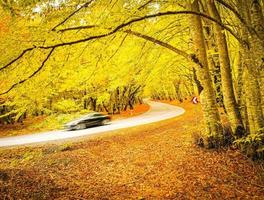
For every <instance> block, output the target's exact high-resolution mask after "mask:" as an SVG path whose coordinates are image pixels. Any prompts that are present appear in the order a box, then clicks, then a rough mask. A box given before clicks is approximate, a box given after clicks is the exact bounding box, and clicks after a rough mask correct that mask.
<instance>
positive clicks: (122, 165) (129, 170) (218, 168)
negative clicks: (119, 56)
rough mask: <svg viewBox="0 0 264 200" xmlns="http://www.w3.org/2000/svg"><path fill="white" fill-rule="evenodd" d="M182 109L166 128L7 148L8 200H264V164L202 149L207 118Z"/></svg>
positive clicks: (2, 187)
mask: <svg viewBox="0 0 264 200" xmlns="http://www.w3.org/2000/svg"><path fill="white" fill-rule="evenodd" d="M179 106H182V107H183V108H184V109H185V110H186V111H187V112H186V113H184V114H183V115H181V116H179V117H176V118H173V119H169V120H165V121H161V122H158V123H152V124H147V125H143V126H138V127H133V128H129V129H122V130H116V131H112V132H109V133H105V134H102V135H97V136H91V137H88V138H87V137H85V138H80V139H78V140H76V141H71V142H70V143H69V142H60V143H54V144H49V145H42V146H36V147H16V148H11V149H1V150H0V194H1V195H2V198H3V199H98V200H99V199H117V200H118V199H120V200H124V199H132V200H133V199H135V200H138V199H146V200H148V199H150V200H152V199H153V200H154V199H165V200H167V199H168V200H174V199H201V200H203V199H212V200H218V199H219V200H222V199H248V200H252V199H255V200H262V199H263V192H264V180H263V174H264V173H263V172H264V170H263V166H264V165H263V163H256V162H253V161H252V160H250V159H248V158H247V157H246V156H244V155H243V154H242V153H240V152H239V151H238V150H234V149H228V148H226V149H220V150H207V149H203V148H199V147H197V146H195V145H194V144H193V139H192V133H193V132H196V131H202V128H201V115H200V113H201V112H199V107H195V106H194V105H192V104H191V103H189V102H184V103H182V104H180V105H179ZM196 109H198V112H196ZM16 160H17V163H15V164H14V165H11V163H12V162H16Z"/></svg>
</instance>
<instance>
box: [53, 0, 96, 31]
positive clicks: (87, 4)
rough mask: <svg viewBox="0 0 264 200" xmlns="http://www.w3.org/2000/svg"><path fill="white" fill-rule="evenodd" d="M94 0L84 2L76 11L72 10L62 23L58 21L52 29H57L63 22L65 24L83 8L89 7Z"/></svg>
mask: <svg viewBox="0 0 264 200" xmlns="http://www.w3.org/2000/svg"><path fill="white" fill-rule="evenodd" d="M93 1H94V0H90V1H88V2H86V3H85V4H83V5H82V6H80V7H79V8H78V9H77V10H75V11H74V12H72V13H71V14H70V15H68V16H67V17H66V18H65V19H64V20H62V21H61V22H60V23H58V24H57V25H56V26H54V27H53V28H52V29H51V30H52V31H55V30H56V28H57V27H59V26H61V25H62V24H64V23H65V22H66V21H68V20H69V19H70V18H71V17H72V16H73V15H75V14H76V13H77V12H79V11H80V10H81V9H83V8H85V7H88V6H89V5H90V4H91V3H92V2H93Z"/></svg>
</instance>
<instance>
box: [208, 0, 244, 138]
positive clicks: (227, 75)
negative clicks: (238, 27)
mask: <svg viewBox="0 0 264 200" xmlns="http://www.w3.org/2000/svg"><path fill="white" fill-rule="evenodd" d="M209 11H210V14H211V15H212V17H214V18H215V19H217V20H218V21H219V22H221V17H220V15H219V12H218V10H217V8H216V6H215V3H214V0H210V1H209ZM213 26H214V32H215V37H216V43H217V46H218V51H219V61H220V72H221V84H222V91H223V98H224V105H225V109H226V112H227V117H228V120H229V123H230V126H231V129H232V132H233V134H234V135H235V137H237V138H239V137H242V136H243V135H244V133H245V129H244V126H243V122H242V118H241V114H240V110H239V107H238V104H237V102H236V99H235V93H234V88H233V81H232V74H231V66H230V59H229V53H228V47H227V41H226V36H225V33H224V29H223V28H222V27H220V26H218V25H215V24H214V25H213Z"/></svg>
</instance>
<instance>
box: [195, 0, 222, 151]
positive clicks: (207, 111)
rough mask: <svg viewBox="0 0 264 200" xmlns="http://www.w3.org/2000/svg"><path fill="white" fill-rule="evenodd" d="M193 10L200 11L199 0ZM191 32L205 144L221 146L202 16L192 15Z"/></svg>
mask: <svg viewBox="0 0 264 200" xmlns="http://www.w3.org/2000/svg"><path fill="white" fill-rule="evenodd" d="M191 9H192V11H195V12H199V5H198V1H197V0H195V1H194V2H193V3H192V4H191ZM190 27H191V33H192V37H193V50H194V56H193V57H196V60H197V62H198V63H199V65H197V71H196V72H197V77H198V79H199V81H200V83H201V85H202V87H203V90H202V92H201V95H200V96H201V105H202V109H203V113H204V119H205V122H206V139H205V140H206V141H204V142H205V146H206V147H208V148H212V147H219V146H220V145H221V143H220V141H222V133H223V127H222V125H221V122H220V115H219V112H218V110H217V103H216V98H215V93H214V88H213V85H212V80H211V77H210V72H209V68H208V62H207V55H206V47H205V41H204V35H203V29H202V21H201V17H200V16H194V15H193V16H191V19H190Z"/></svg>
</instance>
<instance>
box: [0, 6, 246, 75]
mask: <svg viewBox="0 0 264 200" xmlns="http://www.w3.org/2000/svg"><path fill="white" fill-rule="evenodd" d="M180 14H188V15H198V16H201V17H204V18H207V19H209V20H211V21H213V22H214V23H216V24H217V25H219V26H221V27H223V28H224V29H225V30H227V31H228V32H229V33H230V34H232V35H233V36H234V37H235V38H236V39H237V40H238V41H239V42H240V43H241V44H245V42H244V41H243V40H242V39H241V38H239V36H237V35H236V34H235V33H234V32H233V31H232V30H231V29H230V28H229V27H227V26H225V25H224V24H222V23H221V22H219V21H217V20H216V19H214V18H212V17H210V16H208V15H206V14H204V13H200V12H194V11H167V12H160V13H156V14H151V15H146V16H142V17H137V18H134V19H131V20H129V21H128V22H125V23H123V24H120V25H118V26H117V27H116V28H114V29H113V30H112V31H110V32H108V33H104V34H100V35H95V36H90V37H87V38H83V39H79V40H74V41H70V42H65V43H58V44H53V45H49V46H34V47H32V48H29V49H26V50H24V51H30V50H33V49H35V48H40V49H52V48H58V47H62V46H70V45H74V44H78V43H82V42H87V41H90V40H94V39H99V38H103V37H107V36H110V35H112V34H114V33H116V32H117V31H119V30H120V29H122V28H124V27H126V26H129V25H131V24H133V23H136V22H139V21H143V20H146V19H151V18H155V17H160V16H169V15H180ZM81 28H84V27H81ZM74 29H75V30H77V29H78V27H74ZM24 51H23V52H24ZM23 52H22V53H21V54H20V55H22V56H23V55H24V53H23ZM22 56H20V57H22ZM20 57H19V56H18V57H17V58H15V59H14V60H12V61H11V62H10V63H11V64H12V63H14V62H15V61H17V60H18V59H19V58H20ZM10 63H9V64H8V65H7V66H10V65H11V64H10ZM7 66H4V68H6V67H7ZM0 70H1V69H0Z"/></svg>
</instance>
